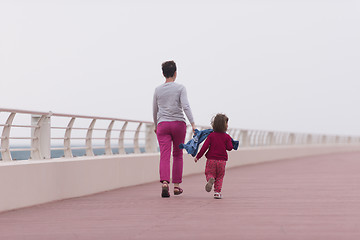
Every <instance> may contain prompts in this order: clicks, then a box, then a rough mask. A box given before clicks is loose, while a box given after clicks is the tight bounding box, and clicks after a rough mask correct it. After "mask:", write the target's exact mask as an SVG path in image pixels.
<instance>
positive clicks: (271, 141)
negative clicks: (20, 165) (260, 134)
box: [266, 132, 275, 146]
mask: <svg viewBox="0 0 360 240" xmlns="http://www.w3.org/2000/svg"><path fill="white" fill-rule="evenodd" d="M266 142H267V145H270V146H272V145H274V142H275V141H274V132H269V133H268V135H267V141H266Z"/></svg>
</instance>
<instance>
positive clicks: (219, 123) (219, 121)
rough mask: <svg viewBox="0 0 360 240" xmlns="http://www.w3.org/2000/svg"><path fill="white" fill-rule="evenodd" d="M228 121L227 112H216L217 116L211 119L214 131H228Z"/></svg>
mask: <svg viewBox="0 0 360 240" xmlns="http://www.w3.org/2000/svg"><path fill="white" fill-rule="evenodd" d="M228 121H229V118H228V117H227V116H226V115H225V114H221V113H219V114H216V116H215V117H213V119H212V120H211V126H212V128H213V130H214V132H226V130H227V126H226V124H227V122H228Z"/></svg>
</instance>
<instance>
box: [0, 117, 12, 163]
mask: <svg viewBox="0 0 360 240" xmlns="http://www.w3.org/2000/svg"><path fill="white" fill-rule="evenodd" d="M15 114H16V113H13V112H12V113H10V115H9V117H8V119H7V120H6V124H5V126H4V128H3V131H2V134H1V156H2V159H3V161H12V158H11V153H10V140H9V137H10V130H11V124H12V122H13V120H14V117H15Z"/></svg>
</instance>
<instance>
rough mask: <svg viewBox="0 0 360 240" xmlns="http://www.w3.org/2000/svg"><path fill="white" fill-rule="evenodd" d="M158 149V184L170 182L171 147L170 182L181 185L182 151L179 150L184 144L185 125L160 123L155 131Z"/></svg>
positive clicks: (182, 123) (181, 123)
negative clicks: (171, 163)
mask: <svg viewBox="0 0 360 240" xmlns="http://www.w3.org/2000/svg"><path fill="white" fill-rule="evenodd" d="M156 135H157V139H158V142H159V147H160V167H159V172H160V182H162V181H167V182H170V155H171V146H172V148H173V150H172V156H173V168H172V182H173V183H181V182H182V173H183V150H182V149H180V148H179V145H180V144H181V143H184V140H185V135H186V123H185V122H182V121H174V122H160V123H159V124H158V125H157V130H156Z"/></svg>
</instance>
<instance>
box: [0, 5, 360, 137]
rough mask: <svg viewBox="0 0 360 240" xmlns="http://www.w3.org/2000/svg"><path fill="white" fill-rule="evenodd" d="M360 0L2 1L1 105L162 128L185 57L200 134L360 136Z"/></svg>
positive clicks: (183, 75)
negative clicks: (216, 124) (167, 88)
mask: <svg viewBox="0 0 360 240" xmlns="http://www.w3.org/2000/svg"><path fill="white" fill-rule="evenodd" d="M359 26H360V1H358V0H354V1H351V0H311V1H310V0H282V1H280V0H262V1H261V0H248V1H245V0H236V1H235V0H234V1H231V0H223V1H210V0H206V1H205V0H204V1H196V0H192V1H169V0H164V1H162V0H154V1H145V0H143V1H137V0H128V1H121V0H117V1H115V0H114V1H109V0H87V1H85V0H32V1H25V0H23V1H19V0H0V84H1V85H0V86H1V87H0V107H2V108H16V109H26V110H36V111H53V112H57V113H73V114H83V115H96V116H104V117H117V118H126V119H136V120H146V121H151V120H152V97H153V91H154V89H155V87H156V86H158V85H160V84H162V83H163V82H164V78H163V77H162V73H161V63H162V62H164V61H166V60H174V61H175V62H176V63H177V65H178V78H177V80H176V81H177V82H178V83H180V84H183V85H185V86H186V88H187V92H188V98H189V101H190V104H191V107H192V110H193V114H194V117H195V121H196V123H197V124H198V125H207V124H208V123H209V121H210V119H211V117H212V116H213V115H214V114H216V113H218V112H223V113H226V114H227V115H228V116H229V118H230V122H229V125H230V126H231V127H237V128H247V129H263V130H278V131H294V132H304V133H327V134H348V135H360V111H359V106H358V105H359V103H360V94H359V92H360V73H359V66H360V44H359V42H360V30H359V29H360V28H359Z"/></svg>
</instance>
